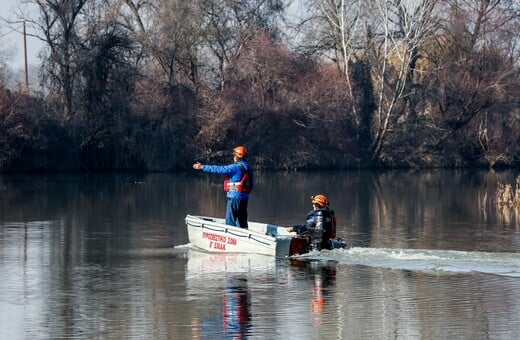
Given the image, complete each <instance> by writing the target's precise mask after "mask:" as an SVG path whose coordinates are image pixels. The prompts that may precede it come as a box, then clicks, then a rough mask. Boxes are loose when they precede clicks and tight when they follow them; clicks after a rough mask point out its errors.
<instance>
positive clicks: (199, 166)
mask: <svg viewBox="0 0 520 340" xmlns="http://www.w3.org/2000/svg"><path fill="white" fill-rule="evenodd" d="M193 169H195V170H202V164H201V163H200V162H197V163H195V164H193Z"/></svg>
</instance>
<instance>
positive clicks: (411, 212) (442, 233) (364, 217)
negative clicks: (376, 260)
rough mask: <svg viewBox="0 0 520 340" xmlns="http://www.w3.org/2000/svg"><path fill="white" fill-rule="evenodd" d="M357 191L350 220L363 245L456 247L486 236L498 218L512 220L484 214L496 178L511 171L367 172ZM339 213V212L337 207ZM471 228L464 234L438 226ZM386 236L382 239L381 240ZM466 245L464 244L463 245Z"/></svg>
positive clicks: (510, 214)
mask: <svg viewBox="0 0 520 340" xmlns="http://www.w3.org/2000/svg"><path fill="white" fill-rule="evenodd" d="M364 175H365V176H364V178H359V186H360V187H361V188H363V190H360V191H358V192H357V193H356V197H355V198H354V201H355V204H354V205H353V207H354V209H352V219H353V220H354V224H355V225H356V227H357V230H356V231H358V232H361V233H363V234H366V235H367V237H368V239H367V240H361V242H362V245H377V246H391V247H398V248H400V247H404V248H408V247H410V246H412V247H417V248H420V247H431V246H432V242H433V244H437V246H438V247H441V248H454V247H458V246H457V245H451V243H456V242H462V241H463V239H464V238H465V237H472V238H476V237H486V235H487V234H490V233H491V231H486V224H487V223H488V222H490V221H491V222H492V221H493V219H495V218H498V219H499V220H498V222H500V219H502V220H503V222H504V223H506V224H509V223H511V222H514V218H515V217H514V216H515V215H514V214H512V213H507V212H506V214H504V213H503V212H502V216H500V214H499V215H498V216H497V213H496V212H495V211H490V209H489V207H487V208H486V210H485V211H484V213H483V212H482V204H481V203H482V200H483V198H481V199H480V201H479V197H483V196H484V194H483V193H485V192H490V190H493V188H495V187H496V180H497V178H500V177H503V176H510V175H511V173H504V174H500V173H496V172H488V171H471V170H467V171H464V170H456V171H445V170H442V171H441V170H431V171H418V172H414V171H412V172H410V171H392V172H378V173H376V172H372V173H364ZM337 212H338V214H341V210H339V209H337ZM447 222H449V223H453V224H454V225H457V224H464V225H471V226H472V227H471V228H470V229H468V230H467V233H466V234H465V235H462V234H460V233H459V232H460V230H457V229H453V228H446V226H445V225H440V223H447ZM383 237H384V238H383ZM461 246H463V245H461Z"/></svg>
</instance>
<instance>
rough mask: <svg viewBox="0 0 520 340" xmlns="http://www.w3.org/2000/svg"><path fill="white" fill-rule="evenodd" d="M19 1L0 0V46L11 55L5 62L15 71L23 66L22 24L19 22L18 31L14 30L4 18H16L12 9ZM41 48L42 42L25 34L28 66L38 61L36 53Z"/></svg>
mask: <svg viewBox="0 0 520 340" xmlns="http://www.w3.org/2000/svg"><path fill="white" fill-rule="evenodd" d="M19 3H20V2H19V1H18V0H15V1H13V0H0V48H1V49H2V51H3V52H4V51H7V52H9V54H10V55H11V58H10V60H8V62H7V64H8V65H10V66H11V67H12V68H13V70H15V71H16V70H18V69H23V68H24V49H23V34H22V30H23V26H22V23H20V24H19V25H20V28H19V31H15V30H13V29H12V28H11V27H8V26H7V25H6V23H5V19H10V20H16V17H15V15H14V11H15V9H16V8H17V7H18V6H19ZM27 32H29V27H27ZM41 48H42V43H41V41H40V40H38V39H36V38H33V37H29V36H27V62H28V64H29V68H31V66H32V65H37V64H38V63H39V60H38V58H37V55H38V53H39V52H40V49H41Z"/></svg>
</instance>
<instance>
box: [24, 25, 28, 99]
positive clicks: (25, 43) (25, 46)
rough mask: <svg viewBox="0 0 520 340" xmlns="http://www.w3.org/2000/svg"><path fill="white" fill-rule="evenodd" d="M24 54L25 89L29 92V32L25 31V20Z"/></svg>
mask: <svg viewBox="0 0 520 340" xmlns="http://www.w3.org/2000/svg"><path fill="white" fill-rule="evenodd" d="M23 56H24V65H25V91H26V92H27V94H29V69H28V66H27V33H26V31H25V20H24V22H23Z"/></svg>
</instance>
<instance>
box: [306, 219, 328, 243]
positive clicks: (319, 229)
mask: <svg viewBox="0 0 520 340" xmlns="http://www.w3.org/2000/svg"><path fill="white" fill-rule="evenodd" d="M311 218H312V220H311V221H308V222H310V223H307V230H308V232H309V237H310V250H321V243H322V239H323V229H324V227H325V223H324V222H325V216H324V213H323V210H317V211H315V212H314V217H311Z"/></svg>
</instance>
